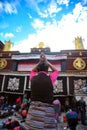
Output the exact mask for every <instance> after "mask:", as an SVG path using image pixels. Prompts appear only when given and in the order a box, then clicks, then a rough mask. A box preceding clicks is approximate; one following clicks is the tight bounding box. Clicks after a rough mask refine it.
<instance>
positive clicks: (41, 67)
mask: <svg viewBox="0 0 87 130" xmlns="http://www.w3.org/2000/svg"><path fill="white" fill-rule="evenodd" d="M48 67H49V66H48V64H47V63H46V62H44V61H40V62H39V64H38V66H37V71H38V72H39V71H46V72H47V71H48Z"/></svg>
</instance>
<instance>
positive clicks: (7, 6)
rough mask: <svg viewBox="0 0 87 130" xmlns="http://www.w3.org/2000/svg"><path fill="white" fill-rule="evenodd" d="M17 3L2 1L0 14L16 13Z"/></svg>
mask: <svg viewBox="0 0 87 130" xmlns="http://www.w3.org/2000/svg"><path fill="white" fill-rule="evenodd" d="M17 5H18V2H17V1H16V0H15V1H14V2H8V1H4V2H3V1H2V2H0V12H5V13H8V14H12V13H15V14H16V13H17V8H16V6H17Z"/></svg>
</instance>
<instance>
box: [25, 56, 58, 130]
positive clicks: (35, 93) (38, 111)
mask: <svg viewBox="0 0 87 130" xmlns="http://www.w3.org/2000/svg"><path fill="white" fill-rule="evenodd" d="M49 68H50V69H51V70H52V71H51V73H50V74H49V73H48V69H49ZM57 77H58V70H57V69H56V68H55V67H54V66H53V65H52V64H51V63H50V62H49V61H48V60H47V59H46V56H45V55H44V54H41V55H40V61H39V63H38V64H36V66H35V67H34V68H33V69H32V71H31V73H30V81H31V103H30V107H29V111H28V114H27V117H26V120H25V125H26V126H27V128H26V129H42V130H43V129H45V130H46V129H47V130H50V129H51V130H54V129H55V130H56V128H57V122H56V120H55V110H54V106H53V104H52V102H53V84H54V82H55V81H56V79H57Z"/></svg>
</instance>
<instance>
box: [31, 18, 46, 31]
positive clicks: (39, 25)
mask: <svg viewBox="0 0 87 130" xmlns="http://www.w3.org/2000/svg"><path fill="white" fill-rule="evenodd" d="M32 26H33V28H35V29H42V28H44V26H45V25H44V22H43V21H42V20H39V19H35V20H34V22H33V23H32Z"/></svg>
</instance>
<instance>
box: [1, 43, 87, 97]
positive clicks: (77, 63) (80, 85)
mask: <svg viewBox="0 0 87 130" xmlns="http://www.w3.org/2000/svg"><path fill="white" fill-rule="evenodd" d="M39 47H40V48H37V49H38V51H37V52H36V51H31V52H30V53H20V52H18V51H0V93H10V94H21V95H24V93H30V92H31V88H30V84H31V83H30V79H29V74H30V71H31V69H32V68H33V66H34V65H35V64H36V63H38V61H39V56H40V53H41V50H40V51H39V49H42V50H45V49H46V48H43V44H42V43H40V45H39ZM33 49H34V48H33ZM43 52H44V53H45V55H46V57H47V59H48V60H49V61H50V62H51V63H52V64H53V65H55V66H56V67H57V69H58V70H59V77H58V78H57V80H56V82H55V84H54V90H53V93H54V97H72V96H77V97H78V96H81V95H83V96H85V97H86V96H87V50H84V49H82V50H79V49H77V50H62V51H60V52H50V51H43ZM50 71H51V70H49V73H50Z"/></svg>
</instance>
